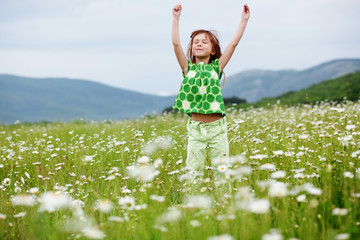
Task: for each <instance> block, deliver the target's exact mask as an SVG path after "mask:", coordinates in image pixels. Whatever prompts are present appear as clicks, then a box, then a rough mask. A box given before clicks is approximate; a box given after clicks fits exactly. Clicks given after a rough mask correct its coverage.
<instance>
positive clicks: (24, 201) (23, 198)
mask: <svg viewBox="0 0 360 240" xmlns="http://www.w3.org/2000/svg"><path fill="white" fill-rule="evenodd" d="M11 202H12V204H13V205H15V206H28V207H31V206H34V204H35V198H34V197H33V196H31V195H27V194H20V195H15V196H12V197H11Z"/></svg>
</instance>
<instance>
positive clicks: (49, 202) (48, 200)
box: [39, 192, 71, 212]
mask: <svg viewBox="0 0 360 240" xmlns="http://www.w3.org/2000/svg"><path fill="white" fill-rule="evenodd" d="M39 202H40V203H41V205H40V207H39V211H40V212H43V211H47V212H54V211H56V210H59V209H62V208H66V207H68V206H69V204H70V203H71V199H70V197H69V196H68V195H66V194H64V193H62V192H45V193H43V194H41V196H40V197H39Z"/></svg>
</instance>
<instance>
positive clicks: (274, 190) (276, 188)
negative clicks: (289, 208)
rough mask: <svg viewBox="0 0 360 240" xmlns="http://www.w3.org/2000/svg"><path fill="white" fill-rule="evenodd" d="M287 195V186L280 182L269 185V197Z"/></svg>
mask: <svg viewBox="0 0 360 240" xmlns="http://www.w3.org/2000/svg"><path fill="white" fill-rule="evenodd" d="M287 195H288V190H287V184H285V183H282V182H275V183H273V184H271V185H270V188H269V196H271V197H285V196H287Z"/></svg>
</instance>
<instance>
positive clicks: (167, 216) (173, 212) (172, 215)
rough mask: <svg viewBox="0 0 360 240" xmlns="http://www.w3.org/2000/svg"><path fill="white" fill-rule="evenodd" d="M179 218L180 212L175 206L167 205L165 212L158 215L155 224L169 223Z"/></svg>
mask: <svg viewBox="0 0 360 240" xmlns="http://www.w3.org/2000/svg"><path fill="white" fill-rule="evenodd" d="M180 218H181V212H180V211H179V209H177V208H176V207H169V208H168V210H167V212H165V213H163V214H161V215H159V216H158V218H157V220H156V222H157V225H162V224H164V223H171V222H175V221H178V220H179V219H180Z"/></svg>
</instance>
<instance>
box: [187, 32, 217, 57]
mask: <svg viewBox="0 0 360 240" xmlns="http://www.w3.org/2000/svg"><path fill="white" fill-rule="evenodd" d="M200 33H205V35H206V37H207V38H208V39H209V40H210V42H211V45H212V48H213V49H212V50H213V51H214V52H215V54H214V55H211V56H210V59H209V63H211V62H212V61H214V60H215V59H218V58H220V57H221V54H222V53H221V49H220V43H219V39H218V36H217V33H216V32H215V31H208V30H204V29H200V30H196V31H193V32H192V33H191V35H190V38H191V40H190V43H189V45H188V49H187V57H188V59H190V61H191V62H193V63H196V60H195V56H194V55H193V54H192V45H193V41H194V38H195V36H196V35H198V34H200Z"/></svg>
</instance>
